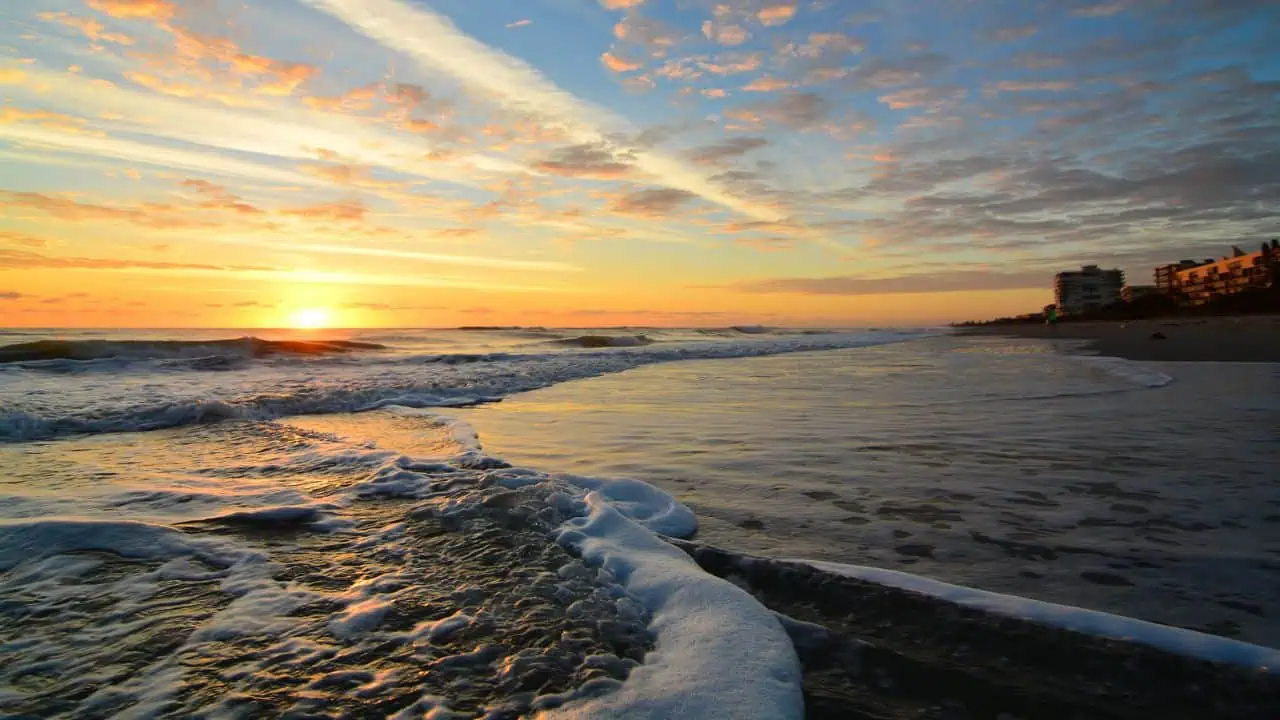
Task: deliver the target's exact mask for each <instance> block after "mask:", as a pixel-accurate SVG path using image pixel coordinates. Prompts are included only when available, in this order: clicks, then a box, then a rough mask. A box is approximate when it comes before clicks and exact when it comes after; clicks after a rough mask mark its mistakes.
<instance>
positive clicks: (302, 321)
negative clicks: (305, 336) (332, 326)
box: [289, 308, 329, 330]
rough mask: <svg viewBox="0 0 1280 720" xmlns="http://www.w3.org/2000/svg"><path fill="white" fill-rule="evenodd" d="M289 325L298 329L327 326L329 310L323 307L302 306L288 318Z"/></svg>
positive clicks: (314, 328)
mask: <svg viewBox="0 0 1280 720" xmlns="http://www.w3.org/2000/svg"><path fill="white" fill-rule="evenodd" d="M289 324H290V326H292V327H294V328H297V329H298V330H316V329H318V328H326V327H329V311H328V310H326V309H324V308H303V309H301V310H299V311H297V312H295V313H294V314H293V315H292V317H290V318H289Z"/></svg>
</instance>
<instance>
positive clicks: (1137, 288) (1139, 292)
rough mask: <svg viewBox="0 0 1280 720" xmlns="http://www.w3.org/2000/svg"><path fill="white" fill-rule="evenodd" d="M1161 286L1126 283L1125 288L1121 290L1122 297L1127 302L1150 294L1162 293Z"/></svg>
mask: <svg viewBox="0 0 1280 720" xmlns="http://www.w3.org/2000/svg"><path fill="white" fill-rule="evenodd" d="M1160 292H1161V291H1160V288H1158V287H1156V286H1155V285H1125V286H1124V290H1121V291H1120V297H1121V298H1122V299H1123V300H1124V301H1125V302H1127V303H1131V302H1133V301H1134V300H1141V299H1142V298H1144V297H1147V296H1149V295H1156V294H1158V293H1160Z"/></svg>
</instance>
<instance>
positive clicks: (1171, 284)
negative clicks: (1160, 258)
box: [1156, 260, 1213, 295]
mask: <svg viewBox="0 0 1280 720" xmlns="http://www.w3.org/2000/svg"><path fill="white" fill-rule="evenodd" d="M1209 262H1213V261H1212V260H1210V261H1209ZM1201 264H1202V263H1201V262H1200V261H1199V260H1179V261H1178V262H1176V263H1170V264H1168V265H1161V266H1160V267H1158V268H1156V289H1157V290H1159V291H1160V292H1162V293H1165V294H1166V295H1168V294H1172V293H1173V292H1174V291H1175V290H1177V289H1178V273H1179V272H1181V271H1183V270H1190V269H1191V268H1193V267H1199V266H1200V265H1201Z"/></svg>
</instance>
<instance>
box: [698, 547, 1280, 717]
mask: <svg viewBox="0 0 1280 720" xmlns="http://www.w3.org/2000/svg"><path fill="white" fill-rule="evenodd" d="M675 544H677V545H678V546H679V547H681V548H682V549H683V550H684V551H685V552H687V553H688V554H689V555H690V556H691V557H693V558H694V560H695V561H697V562H698V564H699V565H701V566H702V568H703V569H704V570H707V571H708V572H710V573H712V574H713V575H718V576H720V577H726V578H732V579H733V580H734V581H735V582H737V583H738V584H739V585H740V586H743V587H745V588H746V589H748V590H749V591H750V592H751V593H752V594H753V595H755V596H756V598H757V599H758V600H760V601H761V602H762V603H763V604H764V605H766V606H767V607H769V608H770V609H772V610H774V611H775V612H778V613H780V614H781V615H782V616H783V617H782V618H781V619H782V620H783V623H784V626H786V628H787V631H788V633H789V634H790V635H791V637H792V641H793V642H794V643H795V645H796V651H797V654H798V655H799V656H800V661H801V665H802V666H803V668H804V690H805V717H806V718H810V719H812V720H827V719H828V718H831V719H832V720H835V719H836V718H839V719H840V720H884V719H886V718H905V717H915V718H930V719H935V718H936V719H937V720H946V719H953V718H974V719H976V718H991V719H993V720H994V719H996V718H1037V719H1038V720H1074V719H1076V718H1092V719H1094V720H1144V719H1146V718H1157V717H1160V718H1164V717H1169V718H1172V717H1177V718H1187V719H1188V720H1190V719H1191V718H1196V719H1199V718H1204V719H1205V720H1208V719H1209V718H1238V719H1239V720H1246V719H1248V720H1253V719H1255V718H1256V719H1257V720H1262V719H1263V718H1274V717H1276V712H1277V711H1278V710H1280V702H1278V701H1277V698H1278V697H1280V694H1277V693H1278V692H1280V676H1277V675H1275V674H1271V673H1267V672H1260V671H1257V670H1253V669H1246V668H1241V667H1236V666H1232V665H1226V664H1217V663H1212V662H1208V661H1205V660H1200V659H1196V658H1191V657H1187V656H1183V655H1176V654H1171V653H1167V652H1164V651H1162V650H1158V649H1156V648H1152V647H1149V646H1146V645H1142V644H1139V643H1131V642H1126V641H1124V640H1114V639H1108V638H1103V637H1098V636H1092V635H1086V634H1082V633H1077V632H1074V631H1071V630H1064V629H1059V628H1054V627H1051V626H1048V625H1042V624H1037V623H1035V622H1029V621H1025V620H1021V619H1016V618H1013V617H1007V616H1001V615H996V614H992V613H988V612H986V611H983V610H975V609H969V608H963V607H960V606H958V605H954V604H952V603H949V602H945V601H940V600H937V599H934V598H931V597H928V596H925V595H920V594H916V593H913V592H911V591H907V590H900V589H896V588H892V587H888V586H884V585H877V584H875V583H868V582H863V581H861V580H855V579H852V578H845V577H840V576H836V575H831V574H829V573H824V572H821V571H820V570H816V569H813V568H808V567H806V566H804V565H803V564H798V563H790V562H777V561H769V560H763V559H760V558H753V557H751V556H745V555H736V554H734V553H729V552H725V551H723V550H719V549H717V548H714V547H710V546H706V545H699V544H697V543H691V542H682V541H675ZM797 621H798V622H797Z"/></svg>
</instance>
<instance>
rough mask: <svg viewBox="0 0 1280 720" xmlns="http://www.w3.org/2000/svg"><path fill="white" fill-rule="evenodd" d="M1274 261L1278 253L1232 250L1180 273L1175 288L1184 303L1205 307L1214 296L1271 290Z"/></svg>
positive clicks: (1279, 258) (1273, 276) (1278, 255)
mask: <svg viewBox="0 0 1280 720" xmlns="http://www.w3.org/2000/svg"><path fill="white" fill-rule="evenodd" d="M1277 260H1280V254H1277V253H1276V252H1273V251H1272V250H1271V249H1270V248H1268V249H1266V250H1259V251H1258V252H1255V253H1245V252H1244V251H1243V250H1241V249H1239V248H1232V254H1231V257H1225V258H1222V259H1221V260H1210V261H1208V262H1206V263H1205V264H1203V265H1197V266H1196V267H1193V268H1189V269H1186V270H1179V271H1178V273H1177V275H1176V276H1175V279H1174V286H1175V289H1176V290H1177V291H1178V292H1180V293H1182V295H1183V297H1184V298H1185V301H1186V302H1187V303H1189V304H1191V305H1204V304H1205V303H1207V302H1209V301H1210V300H1212V299H1214V298H1216V297H1223V296H1226V295H1235V294H1236V293H1240V292H1244V291H1245V290H1249V289H1252V288H1266V287H1271V285H1272V283H1274V282H1275V267H1276V261H1277Z"/></svg>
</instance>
